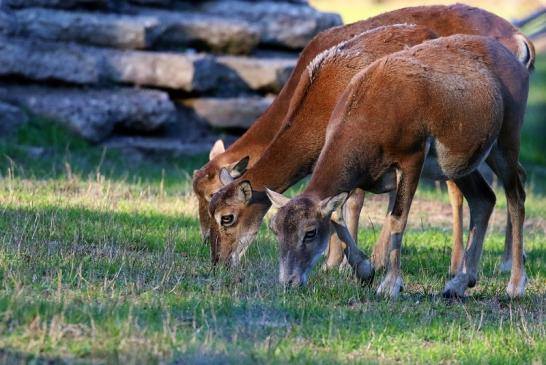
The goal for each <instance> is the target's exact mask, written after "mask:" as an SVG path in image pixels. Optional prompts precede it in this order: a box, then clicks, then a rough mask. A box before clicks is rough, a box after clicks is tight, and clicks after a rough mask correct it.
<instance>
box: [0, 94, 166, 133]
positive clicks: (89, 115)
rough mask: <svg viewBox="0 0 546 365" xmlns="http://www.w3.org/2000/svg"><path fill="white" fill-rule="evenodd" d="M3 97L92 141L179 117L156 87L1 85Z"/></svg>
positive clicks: (144, 129) (147, 128) (143, 129)
mask: <svg viewBox="0 0 546 365" xmlns="http://www.w3.org/2000/svg"><path fill="white" fill-rule="evenodd" d="M0 99H3V100H8V101H9V102H11V103H15V104H17V105H19V106H22V107H24V108H26V109H28V110H29V111H30V112H31V113H33V114H36V115H40V116H44V117H46V118H49V119H51V120H53V121H56V122H59V123H61V124H63V125H65V126H66V127H68V128H69V129H70V130H72V131H73V132H75V133H76V134H78V135H80V136H81V137H83V138H85V139H86V140H88V141H91V142H100V141H102V140H103V139H105V138H106V137H108V136H109V135H110V134H111V133H112V131H113V130H114V128H116V127H120V128H123V129H124V130H131V131H141V132H149V131H153V130H156V129H158V128H160V127H162V126H163V125H165V124H166V123H170V122H173V121H174V119H175V117H176V109H175V106H174V104H173V103H172V102H171V101H170V99H169V97H168V95H167V94H166V93H164V92H161V91H155V90H140V89H127V88H113V89H107V90H106V89H104V90H81V89H73V88H48V87H44V86H10V85H0Z"/></svg>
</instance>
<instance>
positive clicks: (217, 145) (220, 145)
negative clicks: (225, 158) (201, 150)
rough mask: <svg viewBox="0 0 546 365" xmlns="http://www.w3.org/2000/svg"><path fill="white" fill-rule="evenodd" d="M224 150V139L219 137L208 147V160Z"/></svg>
mask: <svg viewBox="0 0 546 365" xmlns="http://www.w3.org/2000/svg"><path fill="white" fill-rule="evenodd" d="M224 152H226V148H225V147H224V141H222V140H221V139H219V140H217V141H216V142H214V145H213V146H212V148H211V149H210V152H209V161H210V160H212V159H214V158H215V157H216V156H218V155H219V154H221V153H224Z"/></svg>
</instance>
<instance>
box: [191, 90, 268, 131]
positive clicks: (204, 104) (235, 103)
mask: <svg viewBox="0 0 546 365" xmlns="http://www.w3.org/2000/svg"><path fill="white" fill-rule="evenodd" d="M272 102H273V98H270V97H265V98H261V97H237V98H199V99H186V100H182V101H180V104H181V105H183V106H184V107H186V108H190V109H191V110H193V112H194V113H195V115H196V116H197V117H198V118H199V119H200V120H201V121H202V122H205V123H207V124H209V125H211V126H213V127H218V128H248V127H250V126H251V125H252V123H254V121H255V120H256V118H258V117H259V116H260V115H261V114H262V113H263V112H264V111H265V110H266V109H267V108H268V107H269V105H271V103H272Z"/></svg>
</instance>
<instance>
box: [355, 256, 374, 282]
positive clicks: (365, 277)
mask: <svg viewBox="0 0 546 365" xmlns="http://www.w3.org/2000/svg"><path fill="white" fill-rule="evenodd" d="M355 275H356V277H357V278H358V279H359V280H360V282H361V283H362V284H363V285H371V284H372V283H373V278H374V276H375V270H374V267H373V264H372V262H371V261H370V260H365V261H362V262H361V263H360V264H358V266H357V267H356V269H355Z"/></svg>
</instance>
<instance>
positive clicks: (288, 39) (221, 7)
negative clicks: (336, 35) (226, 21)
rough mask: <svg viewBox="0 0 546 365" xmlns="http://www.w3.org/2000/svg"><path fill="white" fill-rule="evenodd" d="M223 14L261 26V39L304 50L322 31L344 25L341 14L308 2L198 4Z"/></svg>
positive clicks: (200, 6) (268, 42)
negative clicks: (323, 10)
mask: <svg viewBox="0 0 546 365" xmlns="http://www.w3.org/2000/svg"><path fill="white" fill-rule="evenodd" d="M198 7H199V9H200V10H201V11H204V12H206V13H210V14H216V15H220V16H226V17H232V16H237V17H240V18H241V19H244V20H245V21H247V22H249V23H251V24H256V25H257V26H258V27H259V28H260V38H261V39H260V41H261V43H263V44H266V45H271V46H277V47H278V46H280V47H287V48H292V49H301V48H303V47H305V45H306V44H307V43H308V42H309V41H310V40H311V39H312V38H313V37H314V36H315V35H316V34H317V33H318V32H320V31H322V30H325V29H328V28H331V27H333V26H337V25H341V24H342V21H341V17H340V16H339V15H338V14H333V13H322V12H319V11H317V10H315V9H313V8H312V7H310V6H308V5H306V4H291V3H285V2H275V1H269V2H247V1H239V0H233V1H219V2H217V1H211V2H204V3H202V4H201V5H199V6H198Z"/></svg>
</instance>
